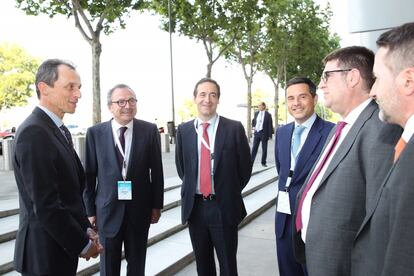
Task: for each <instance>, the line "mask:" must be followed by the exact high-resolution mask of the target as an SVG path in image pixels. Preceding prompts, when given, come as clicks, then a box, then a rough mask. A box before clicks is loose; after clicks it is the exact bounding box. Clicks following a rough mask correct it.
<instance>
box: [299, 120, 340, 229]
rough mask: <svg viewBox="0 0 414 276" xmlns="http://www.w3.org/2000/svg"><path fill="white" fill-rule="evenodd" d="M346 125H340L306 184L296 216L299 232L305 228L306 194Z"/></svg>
mask: <svg viewBox="0 0 414 276" xmlns="http://www.w3.org/2000/svg"><path fill="white" fill-rule="evenodd" d="M345 125H346V123H345V122H342V121H341V122H339V123H338V125H337V127H336V131H335V135H334V137H333V141H332V144H331V146H330V147H329V149H328V151H327V152H326V154H325V156H324V157H323V159H322V161H321V162H320V163H319V166H318V167H317V168H316V170H315V171H314V172H313V174H312V175H311V177H310V179H309V181H308V184H306V187H305V190H303V193H302V195H301V197H300V200H299V204H298V211H297V214H296V230H297V231H298V232H299V231H300V230H302V226H303V225H302V206H303V201H304V200H305V197H306V194H307V193H308V192H309V190H310V188H311V187H312V184H313V183H314V182H315V179H316V177H318V175H319V173H320V172H321V170H322V168H323V166H324V165H325V163H326V160H328V158H329V156H330V155H331V153H332V152H333V149H334V148H335V146H336V144H337V143H338V141H339V137H340V136H341V132H342V129H343V128H344V127H345Z"/></svg>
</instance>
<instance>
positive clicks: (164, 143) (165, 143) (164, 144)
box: [160, 133, 170, 152]
mask: <svg viewBox="0 0 414 276" xmlns="http://www.w3.org/2000/svg"><path fill="white" fill-rule="evenodd" d="M160 135H161V151H162V152H170V135H169V134H168V133H160Z"/></svg>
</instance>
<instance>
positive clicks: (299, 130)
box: [292, 125, 305, 158]
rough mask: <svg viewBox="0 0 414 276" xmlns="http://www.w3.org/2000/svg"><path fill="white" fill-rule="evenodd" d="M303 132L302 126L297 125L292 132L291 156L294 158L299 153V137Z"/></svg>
mask: <svg viewBox="0 0 414 276" xmlns="http://www.w3.org/2000/svg"><path fill="white" fill-rule="evenodd" d="M304 130H305V127H304V126H301V125H298V126H296V127H295V130H294V131H293V136H292V137H293V141H292V154H293V156H294V157H295V158H296V157H297V155H298V151H299V146H300V136H301V135H302V132H303V131H304Z"/></svg>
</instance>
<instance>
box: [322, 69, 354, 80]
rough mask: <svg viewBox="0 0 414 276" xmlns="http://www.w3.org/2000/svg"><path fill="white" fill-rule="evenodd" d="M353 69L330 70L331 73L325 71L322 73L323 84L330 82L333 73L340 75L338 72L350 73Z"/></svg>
mask: <svg viewBox="0 0 414 276" xmlns="http://www.w3.org/2000/svg"><path fill="white" fill-rule="evenodd" d="M352 69H353V68H348V69H336V70H330V71H325V72H323V73H322V76H321V79H322V80H323V82H328V79H329V77H330V76H331V74H332V73H338V72H349V71H351V70H352Z"/></svg>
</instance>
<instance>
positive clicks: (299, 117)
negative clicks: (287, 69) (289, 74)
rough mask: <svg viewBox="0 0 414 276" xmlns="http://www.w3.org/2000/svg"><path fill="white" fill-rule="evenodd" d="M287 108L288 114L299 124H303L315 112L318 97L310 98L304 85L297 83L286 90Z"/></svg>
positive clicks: (308, 90) (308, 91) (310, 95)
mask: <svg viewBox="0 0 414 276" xmlns="http://www.w3.org/2000/svg"><path fill="white" fill-rule="evenodd" d="M286 94H287V106H288V110H289V114H290V115H292V116H293V117H294V118H295V120H296V122H298V123H299V124H302V123H304V122H305V121H306V120H307V119H309V117H310V116H312V114H313V113H314V112H315V106H316V103H317V102H318V96H317V95H315V97H313V96H312V94H311V92H310V89H309V86H308V85H307V84H306V83H298V84H293V85H291V86H289V87H288V88H287V90H286Z"/></svg>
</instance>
